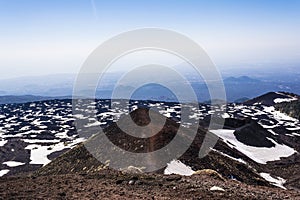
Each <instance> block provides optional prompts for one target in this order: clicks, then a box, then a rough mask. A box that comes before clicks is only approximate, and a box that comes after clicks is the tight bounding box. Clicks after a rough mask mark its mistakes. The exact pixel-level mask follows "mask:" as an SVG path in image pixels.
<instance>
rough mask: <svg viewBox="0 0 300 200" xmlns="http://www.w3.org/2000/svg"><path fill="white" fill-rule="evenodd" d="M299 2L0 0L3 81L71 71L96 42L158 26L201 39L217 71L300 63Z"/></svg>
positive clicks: (80, 62) (0, 76)
mask: <svg viewBox="0 0 300 200" xmlns="http://www.w3.org/2000/svg"><path fill="white" fill-rule="evenodd" d="M299 10H300V1H297V0H294V1H291V0H281V1H276V0H272V1H271V0H260V1H259V0H251V1H250V0H249V1H239V0H236V1H233V0H210V1H197V0H194V1H193V0H187V1H183V0H182V1H175V0H164V1H161V0H151V1H146V0H144V1H143V0H139V1H138V0H131V1H121V0H120V1H116V0H112V1H98V0H92V1H91V0H78V1H71V0H52V1H32V0H26V1H24V0H5V1H4V0H0V25H1V26H0V69H1V72H2V73H1V75H0V78H8V77H16V76H27V75H40V74H53V73H76V72H77V71H78V70H79V68H80V66H81V64H82V63H83V62H84V60H85V59H86V58H87V56H88V55H89V53H90V52H91V51H93V49H95V48H96V47H97V46H98V45H100V44H101V42H103V41H105V40H107V39H109V38H110V37H112V36H114V35H116V34H118V33H121V32H124V31H128V30H132V29H136V28H143V27H159V28H166V29H171V30H174V31H178V32H180V33H183V34H185V35H187V36H189V37H190V38H191V39H193V40H195V41H196V42H197V43H199V44H200V45H201V46H202V47H203V48H204V49H205V50H206V51H207V53H208V55H209V56H210V57H211V58H212V60H213V61H214V62H215V63H216V64H217V66H219V67H220V68H230V67H239V68H241V67H247V66H260V67H264V66H265V67H270V66H272V64H274V65H282V66H283V67H284V66H287V65H297V64H298V63H300V12H299Z"/></svg>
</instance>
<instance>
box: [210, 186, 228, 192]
mask: <svg viewBox="0 0 300 200" xmlns="http://www.w3.org/2000/svg"><path fill="white" fill-rule="evenodd" d="M209 190H210V191H221V192H225V190H224V189H223V188H221V187H218V186H212V187H211V188H210V189H209Z"/></svg>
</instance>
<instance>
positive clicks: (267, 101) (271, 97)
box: [244, 92, 298, 106]
mask: <svg viewBox="0 0 300 200" xmlns="http://www.w3.org/2000/svg"><path fill="white" fill-rule="evenodd" d="M297 99H298V95H296V94H292V93H287V92H268V93H266V94H263V95H261V96H259V97H255V98H253V99H250V100H248V101H246V102H244V104H245V105H253V104H255V103H256V104H263V105H267V106H274V105H275V104H276V103H279V102H281V101H283V102H290V101H293V100H297Z"/></svg>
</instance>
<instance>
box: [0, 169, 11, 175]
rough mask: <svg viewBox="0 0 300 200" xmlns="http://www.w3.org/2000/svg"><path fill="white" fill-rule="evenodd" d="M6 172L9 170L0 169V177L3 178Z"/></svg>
mask: <svg viewBox="0 0 300 200" xmlns="http://www.w3.org/2000/svg"><path fill="white" fill-rule="evenodd" d="M8 172H9V169H2V170H0V176H4V175H5V174H7V173H8Z"/></svg>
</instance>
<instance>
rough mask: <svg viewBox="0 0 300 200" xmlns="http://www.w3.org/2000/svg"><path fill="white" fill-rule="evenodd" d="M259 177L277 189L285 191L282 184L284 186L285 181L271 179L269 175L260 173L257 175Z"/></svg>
mask: <svg viewBox="0 0 300 200" xmlns="http://www.w3.org/2000/svg"><path fill="white" fill-rule="evenodd" d="M259 175H260V176H261V177H263V178H264V179H265V180H266V181H268V182H270V183H271V184H272V185H275V186H277V187H280V188H282V189H286V188H285V187H284V186H283V184H285V182H286V180H284V179H283V178H281V177H277V178H273V177H272V176H271V175H270V174H268V173H260V174H259Z"/></svg>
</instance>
